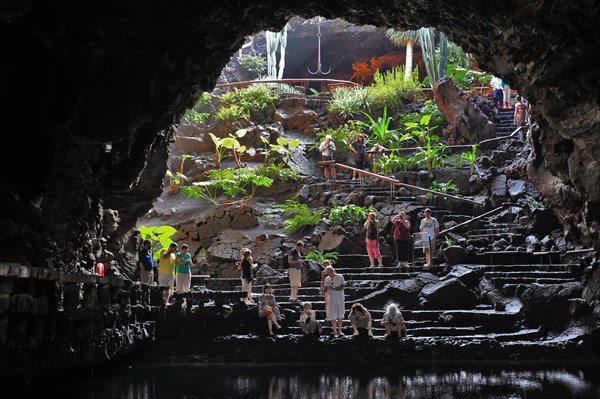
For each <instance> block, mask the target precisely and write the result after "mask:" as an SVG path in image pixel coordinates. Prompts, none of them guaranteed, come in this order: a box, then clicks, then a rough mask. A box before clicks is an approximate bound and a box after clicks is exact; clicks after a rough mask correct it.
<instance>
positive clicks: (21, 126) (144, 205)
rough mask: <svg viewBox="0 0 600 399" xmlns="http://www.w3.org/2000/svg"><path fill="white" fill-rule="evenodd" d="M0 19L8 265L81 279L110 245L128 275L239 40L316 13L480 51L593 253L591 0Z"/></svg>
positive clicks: (4, 253)
mask: <svg viewBox="0 0 600 399" xmlns="http://www.w3.org/2000/svg"><path fill="white" fill-rule="evenodd" d="M0 15H1V16H2V22H1V23H0V26H1V29H2V35H1V37H2V39H1V40H2V47H3V48H4V49H5V50H4V62H3V63H2V66H0V68H1V70H2V81H3V84H2V87H3V90H2V96H3V98H4V101H3V104H4V107H5V112H4V115H5V116H6V117H5V119H4V122H5V132H6V134H5V139H4V140H5V141H4V148H5V149H6V150H7V151H10V152H11V153H12V156H11V155H9V154H7V155H6V158H7V159H11V167H9V168H7V170H8V171H10V172H11V173H10V174H9V176H7V181H6V182H5V183H4V184H3V187H2V189H1V191H0V197H1V201H2V204H3V206H2V208H1V209H0V213H1V214H0V224H1V227H0V231H1V232H2V240H1V241H0V248H1V250H0V254H1V255H0V262H2V263H5V264H19V265H24V266H29V267H35V268H42V269H51V270H58V271H62V272H68V273H77V272H80V271H82V270H84V269H86V270H89V269H90V268H91V267H92V266H93V265H94V264H95V262H96V259H98V258H99V257H100V256H101V253H102V251H104V250H109V251H111V252H112V253H113V254H114V255H115V261H116V262H117V265H118V267H119V268H121V269H123V270H124V271H126V270H131V268H132V267H133V263H134V261H135V260H134V259H135V255H134V251H135V248H132V247H131V246H130V245H129V243H130V238H131V235H132V229H133V228H134V227H135V225H136V221H137V220H138V219H139V218H140V217H141V216H142V215H143V214H144V213H146V212H147V211H148V210H149V209H151V208H152V207H153V203H154V201H155V200H156V198H157V197H158V196H159V195H160V193H161V191H162V186H163V182H164V176H165V172H166V169H167V165H166V163H167V159H168V146H169V144H170V143H171V142H172V140H173V135H174V131H175V127H176V125H177V124H178V122H179V120H180V119H181V117H182V116H183V114H184V113H185V111H186V109H188V108H191V107H192V105H193V104H194V103H195V102H196V100H197V99H198V98H199V96H200V94H201V93H202V92H203V91H210V90H212V89H213V88H214V87H215V84H216V82H217V79H218V77H219V75H220V73H221V70H222V69H223V67H224V66H225V65H226V63H227V62H228V61H229V59H230V57H231V55H232V54H234V53H235V52H236V51H238V49H239V48H240V47H241V45H242V44H243V42H244V39H245V37H247V36H248V35H251V34H254V33H257V32H259V31H263V30H272V31H279V30H281V29H282V28H283V26H284V25H285V23H286V22H287V21H288V20H289V19H290V18H292V17H294V16H301V17H303V18H312V17H314V16H317V15H320V16H323V17H324V18H327V19H334V18H341V19H343V20H345V21H348V22H350V23H353V24H357V25H373V26H377V27H382V28H388V27H393V28H395V29H399V30H403V29H418V28H419V27H422V26H433V27H435V28H437V29H439V30H440V31H442V32H444V33H445V34H446V35H447V36H448V38H449V39H450V40H451V41H452V42H454V43H457V44H458V45H460V46H461V47H462V48H463V49H464V50H465V51H468V52H470V53H473V54H475V56H476V58H477V60H478V63H479V66H480V67H481V68H482V69H483V70H486V71H488V72H490V73H493V74H494V75H495V76H499V77H501V78H502V79H503V80H504V81H506V82H507V83H509V84H510V86H511V87H512V88H513V89H515V90H518V92H519V93H521V94H522V95H524V96H525V97H526V98H527V99H528V100H529V102H530V103H531V104H532V106H533V111H532V117H533V118H534V120H535V121H536V122H537V123H538V124H539V126H540V131H541V137H542V139H541V149H540V154H541V159H537V160H536V161H535V162H532V163H530V164H529V165H528V174H529V178H530V179H531V180H532V181H534V182H535V183H536V186H537V189H538V190H539V191H540V192H541V193H543V195H544V196H546V197H547V198H548V199H549V201H550V203H551V205H552V207H553V208H554V209H555V210H556V213H557V215H558V216H559V218H560V222H561V223H562V226H563V228H564V229H565V232H566V233H568V237H569V238H570V239H571V240H573V241H577V242H580V243H582V244H583V245H585V246H588V247H594V248H595V249H596V251H598V250H600V239H599V233H600V224H599V222H600V220H599V213H598V211H597V206H598V204H599V203H600V185H599V184H598V182H599V181H600V163H599V162H598V160H596V159H595V156H596V155H597V154H598V153H599V149H600V144H599V143H600V141H599V140H598V137H599V131H598V126H600V102H599V99H600V97H599V96H598V93H599V92H600V87H599V85H600V79H598V76H599V75H600V71H599V70H598V68H596V66H595V63H594V61H595V57H596V54H597V53H596V52H597V51H598V47H599V46H598V43H599V40H600V37H599V36H600V33H598V32H596V31H595V23H597V22H598V20H599V18H600V10H599V9H598V7H597V6H596V5H595V4H591V3H582V4H572V3H559V4H557V3H555V2H552V1H547V0H539V1H533V2H528V3H506V2H503V3H496V2H473V3H464V4H463V3H461V4H453V3H448V2H444V3H440V2H435V1H422V2H417V3H410V2H400V1H394V2H390V1H385V2H384V1H372V2H369V3H365V2H360V1H348V2H344V3H339V2H323V1H321V2H315V1H312V2H298V1H290V2H285V4H283V3H282V4H273V3H271V2H257V3H244V2H195V3H191V2H184V1H175V2H149V3H147V2H125V3H122V2H109V3H97V4H83V3H73V2H64V1H56V2H10V3H8V4H5V5H4V6H3V7H2V9H1V10H0ZM17 149H18V150H19V151H21V153H20V155H19V156H17V155H16V154H14V153H13V152H12V151H16V150H17ZM17 162H18V165H21V166H16V167H15V166H14V164H16V163H17ZM7 166H8V163H7ZM124 274H127V273H124Z"/></svg>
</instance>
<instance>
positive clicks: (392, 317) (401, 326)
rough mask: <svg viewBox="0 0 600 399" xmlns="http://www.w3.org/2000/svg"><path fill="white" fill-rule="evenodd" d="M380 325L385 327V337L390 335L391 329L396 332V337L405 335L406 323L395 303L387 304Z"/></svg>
mask: <svg viewBox="0 0 600 399" xmlns="http://www.w3.org/2000/svg"><path fill="white" fill-rule="evenodd" d="M381 325H382V326H384V327H385V331H386V333H385V335H384V337H386V338H387V337H391V336H392V331H397V332H398V338H400V337H406V323H405V321H404V318H403V317H402V313H400V311H399V310H398V307H397V306H396V304H395V303H390V304H389V305H388V307H387V309H386V312H385V314H384V315H383V319H382V320H381Z"/></svg>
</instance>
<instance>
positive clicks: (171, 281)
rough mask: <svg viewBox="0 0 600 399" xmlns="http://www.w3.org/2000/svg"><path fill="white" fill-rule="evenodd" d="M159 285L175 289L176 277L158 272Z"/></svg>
mask: <svg viewBox="0 0 600 399" xmlns="http://www.w3.org/2000/svg"><path fill="white" fill-rule="evenodd" d="M158 285H166V286H167V287H173V286H174V285H175V276H173V275H172V274H166V273H161V272H158Z"/></svg>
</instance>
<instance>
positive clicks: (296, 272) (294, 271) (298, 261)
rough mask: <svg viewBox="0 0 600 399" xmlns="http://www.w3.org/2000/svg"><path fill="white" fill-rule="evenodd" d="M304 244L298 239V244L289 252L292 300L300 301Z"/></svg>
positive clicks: (290, 299)
mask: <svg viewBox="0 0 600 399" xmlns="http://www.w3.org/2000/svg"><path fill="white" fill-rule="evenodd" d="M303 250H304V244H303V243H302V241H298V242H297V243H296V246H295V247H294V248H292V249H291V250H290V252H289V253H288V264H289V266H288V276H289V278H290V298H289V301H290V302H297V301H298V288H300V286H301V285H302V284H301V276H300V268H301V267H302V265H303V264H304V259H302V257H303V256H304V253H303V252H302V251H303Z"/></svg>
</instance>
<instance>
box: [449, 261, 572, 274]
mask: <svg viewBox="0 0 600 399" xmlns="http://www.w3.org/2000/svg"><path fill="white" fill-rule="evenodd" d="M456 266H464V267H467V268H470V269H474V270H479V271H483V272H484V273H485V272H492V271H499V272H511V271H535V270H539V271H542V272H544V271H570V270H571V268H572V267H573V265H570V264H568V263H557V264H540V263H531V264H526V263H524V264H518V263H516V264H497V265H476V264H464V263H462V264H458V265H456Z"/></svg>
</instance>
